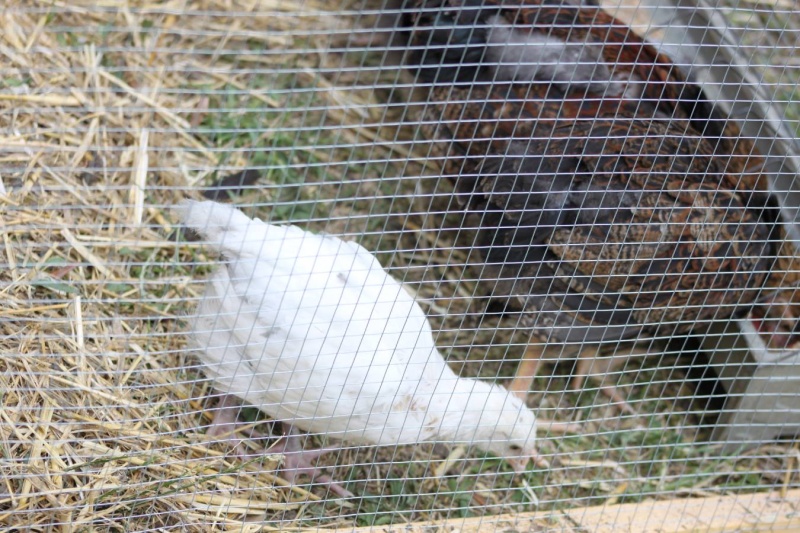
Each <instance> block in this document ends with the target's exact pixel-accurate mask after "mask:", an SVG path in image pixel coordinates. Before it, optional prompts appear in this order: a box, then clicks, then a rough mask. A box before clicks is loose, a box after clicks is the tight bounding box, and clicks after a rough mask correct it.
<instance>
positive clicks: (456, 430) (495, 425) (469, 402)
mask: <svg viewBox="0 0 800 533" xmlns="http://www.w3.org/2000/svg"><path fill="white" fill-rule="evenodd" d="M460 381H461V382H462V383H463V384H465V385H467V384H468V387H469V389H471V390H469V391H467V390H463V394H464V396H461V395H460V394H457V395H456V396H454V397H453V400H452V401H451V402H450V406H449V409H448V410H449V411H451V413H450V416H451V417H453V418H451V419H450V420H451V423H450V424H447V423H446V424H447V425H449V426H450V427H449V428H448V429H449V430H450V431H448V433H451V438H453V439H454V440H455V441H456V442H460V443H464V444H471V445H474V446H476V447H478V448H480V449H481V450H484V451H487V452H490V453H492V454H494V455H497V456H498V457H502V458H503V459H505V460H506V461H508V463H509V464H510V465H511V466H512V467H513V468H514V471H515V472H517V473H520V472H523V471H525V469H526V467H527V465H528V462H529V461H530V460H531V459H533V460H534V462H536V463H537V464H539V465H546V462H545V461H544V460H543V459H542V458H541V457H540V456H539V454H538V452H537V450H536V415H534V414H533V411H531V410H530V409H529V408H528V407H527V406H526V405H525V403H524V402H523V401H522V400H521V399H520V398H518V397H517V396H515V395H513V394H511V393H510V392H508V391H507V390H506V389H505V388H503V387H501V386H499V385H493V384H489V383H485V382H482V381H477V380H466V379H464V380H460ZM454 410H455V411H458V414H457V416H454V415H456V413H453V411H454ZM454 419H455V420H456V421H455V423H453V421H454ZM443 429H444V428H443Z"/></svg>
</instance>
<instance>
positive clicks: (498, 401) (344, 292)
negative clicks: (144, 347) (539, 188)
mask: <svg viewBox="0 0 800 533" xmlns="http://www.w3.org/2000/svg"><path fill="white" fill-rule="evenodd" d="M178 211H179V215H180V217H181V218H182V219H183V221H184V222H185V224H186V226H188V227H190V228H192V229H193V230H195V231H196V232H197V233H198V234H199V235H200V236H202V237H203V238H204V240H205V241H207V244H208V245H210V246H211V247H212V248H214V249H215V250H217V251H218V252H220V253H221V255H222V257H223V258H224V267H222V268H220V269H219V270H217V271H216V273H214V274H213V275H212V277H211V279H210V280H209V281H208V285H207V289H206V292H205V295H204V296H203V298H202V300H201V302H200V305H199V308H198V310H197V313H196V315H195V316H194V317H193V318H192V319H191V332H192V339H193V342H194V344H195V346H196V347H197V348H198V355H199V357H200V359H201V360H202V361H203V363H204V365H205V370H206V372H207V373H208V375H209V376H210V377H211V378H212V379H213V381H214V386H215V387H216V388H217V389H219V390H220V391H222V392H224V393H225V394H228V395H233V396H236V397H238V398H241V399H242V400H244V401H245V402H247V403H250V404H252V405H254V406H255V407H257V408H259V409H260V410H262V411H263V412H265V413H266V414H268V415H269V416H270V417H272V418H274V419H275V420H279V421H281V422H283V423H284V424H286V425H288V426H290V427H292V428H299V429H302V430H305V431H308V432H312V433H318V434H323V435H327V436H328V437H331V438H335V439H340V440H343V441H345V442H347V443H350V444H354V445H381V446H383V445H390V446H397V445H406V444H415V443H419V442H424V441H441V442H447V443H457V444H465V445H474V446H477V447H478V448H480V449H482V450H485V451H489V452H491V453H493V454H495V455H498V456H500V457H502V458H505V459H506V460H507V461H508V462H509V464H511V465H512V467H513V468H514V470H515V471H516V472H522V471H524V470H525V468H526V467H527V464H528V462H529V460H530V459H534V460H535V461H537V464H540V465H544V464H546V463H545V462H544V461H543V460H542V459H541V458H540V457H539V456H538V455H537V453H536V448H535V442H536V417H535V416H534V414H533V412H531V410H529V409H528V408H527V407H526V406H525V404H524V403H523V402H522V400H520V399H519V398H517V397H516V396H514V395H512V394H510V393H509V392H508V391H507V390H506V389H504V388H503V387H501V386H499V385H495V384H490V383H485V382H482V381H478V380H475V379H467V378H460V377H458V376H457V375H456V374H455V373H454V372H453V371H452V370H451V369H450V367H449V366H447V364H446V363H445V360H444V358H443V357H442V355H441V354H440V353H439V351H438V350H437V349H436V345H435V344H434V339H433V332H432V330H431V327H430V325H429V324H428V320H427V317H426V316H425V313H424V312H423V311H422V309H421V308H420V306H419V305H418V304H417V303H416V302H415V301H414V299H413V298H412V297H411V296H410V295H409V294H408V293H407V292H406V291H405V290H404V288H403V286H402V285H401V284H400V283H398V282H397V281H396V280H394V279H393V278H392V277H391V276H389V275H388V274H387V273H386V271H385V270H384V269H383V268H382V267H381V265H380V263H379V262H378V261H377V259H375V257H373V256H372V254H370V253H369V252H368V251H367V250H366V249H364V248H363V247H361V246H359V245H358V244H356V243H353V242H347V241H343V240H341V239H339V238H337V237H334V236H331V235H315V234H312V233H309V232H306V231H303V230H302V229H300V228H298V227H295V226H283V225H280V226H279V225H272V224H266V223H264V222H262V221H260V220H257V219H255V220H253V219H250V218H249V217H247V216H246V215H245V214H244V213H242V212H241V211H239V210H237V209H235V208H233V207H229V206H226V205H223V204H219V203H216V202H210V201H206V202H194V201H185V202H183V203H182V204H181V205H180V206H179V207H178ZM223 405H224V406H225V408H224V409H222V410H220V411H219V412H218V416H217V418H216V419H215V423H216V424H218V425H219V424H221V425H223V426H224V427H227V428H230V427H231V423H232V422H233V421H235V416H236V414H237V411H238V407H235V406H232V405H231V403H230V401H223ZM213 427H214V426H212V428H213ZM213 432H214V431H213V430H212V433H213ZM217 433H219V432H218V431H217ZM295 434H296V430H294V429H290V431H289V437H288V438H287V439H286V440H285V441H284V444H283V445H282V446H280V447H277V448H273V449H272V451H276V450H277V451H279V452H281V453H283V454H284V470H283V474H284V476H285V477H286V478H287V479H289V480H290V481H292V480H293V479H294V478H295V476H296V475H297V474H299V473H307V474H309V475H311V477H312V479H316V480H317V481H319V482H324V483H328V484H329V486H330V488H331V490H332V491H334V492H336V493H337V494H340V495H342V496H349V495H350V493H349V492H348V491H346V490H345V489H344V488H342V487H340V486H339V485H337V484H335V483H333V482H332V480H331V479H330V478H328V477H327V476H324V475H323V474H322V472H321V471H320V470H319V469H317V468H315V467H314V466H313V465H312V462H311V460H312V459H316V458H317V457H318V456H319V455H321V454H323V453H326V452H328V451H332V450H335V449H336V448H326V449H322V450H306V451H302V449H301V448H300V446H299V443H298V442H297V441H298V440H299V439H298V438H297V437H296V435H295ZM292 435H295V437H294V438H292Z"/></svg>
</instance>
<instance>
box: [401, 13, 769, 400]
mask: <svg viewBox="0 0 800 533" xmlns="http://www.w3.org/2000/svg"><path fill="white" fill-rule="evenodd" d="M405 8H406V10H405V14H404V16H403V19H402V23H403V24H404V26H405V28H406V29H405V35H406V37H407V39H408V44H409V45H410V46H409V52H408V53H407V54H406V57H405V61H406V66H407V67H408V68H410V69H411V70H412V71H414V72H417V74H418V79H419V80H420V81H423V82H426V83H428V84H429V85H428V90H427V91H425V90H423V89H422V88H420V89H419V90H418V91H417V94H424V95H425V96H424V100H423V101H424V102H425V111H424V118H425V120H424V122H423V124H422V126H421V128H422V130H423V132H424V133H425V134H426V136H427V138H428V139H430V140H431V142H432V143H433V145H434V147H435V149H434V151H435V152H436V153H437V155H441V156H442V157H443V158H444V173H445V175H446V176H447V177H448V178H449V179H450V181H451V182H452V183H453V184H454V185H455V192H456V194H457V197H458V199H459V200H460V203H461V204H462V205H464V206H465V208H466V210H467V213H468V214H469V215H471V217H472V219H471V220H474V221H475V222H476V223H477V225H478V237H477V244H478V246H479V247H480V252H481V257H482V259H483V261H484V263H485V264H482V265H481V279H483V280H485V281H486V283H485V284H484V285H485V286H487V287H490V292H491V294H492V296H494V297H500V298H504V299H506V301H508V302H510V303H511V304H512V306H513V307H515V308H517V309H521V310H522V317H521V322H522V323H523V324H525V325H527V326H529V327H530V328H531V329H532V331H533V333H534V335H535V336H536V337H537V338H538V339H540V340H542V341H545V342H556V343H562V342H570V343H580V342H587V343H597V342H615V341H620V340H625V339H635V338H637V337H640V336H653V335H665V336H668V335H672V334H675V333H685V332H687V331H690V330H693V329H700V328H703V327H705V326H706V325H708V324H709V323H710V321H712V320H719V319H722V318H725V317H729V316H730V315H732V314H733V313H734V312H736V311H738V310H741V309H743V308H746V306H747V305H748V304H749V303H751V302H753V301H754V300H755V299H756V298H757V296H758V294H759V291H760V290H761V288H762V287H763V286H764V284H765V280H766V278H767V275H768V273H769V271H770V269H771V268H772V264H773V261H774V260H775V256H776V253H777V250H776V246H775V241H774V235H775V234H774V233H773V232H774V228H775V222H776V215H775V212H774V210H773V209H772V207H771V205H770V201H769V199H768V195H767V194H765V189H766V180H765V178H764V175H763V174H761V173H760V171H759V170H760V165H761V163H762V158H761V157H760V156H759V155H758V154H757V153H755V150H754V147H753V144H752V142H751V141H750V140H749V139H747V138H743V137H741V136H740V135H739V130H738V128H737V126H736V125H735V124H734V123H733V122H732V121H730V120H727V119H726V117H724V116H723V115H722V114H721V113H720V112H719V111H718V110H717V109H715V107H714V105H713V104H712V103H711V102H710V101H708V100H707V99H706V98H705V96H704V94H703V92H702V91H701V90H700V88H699V87H697V86H696V85H693V84H691V83H688V82H687V81H686V78H685V77H684V75H683V74H682V73H681V71H680V69H679V68H678V67H677V66H676V65H674V64H673V63H672V62H671V61H670V59H669V58H667V57H666V56H664V55H663V54H660V53H658V52H657V51H656V49H655V48H654V47H652V46H651V45H649V44H648V43H646V42H645V41H644V40H643V39H642V38H640V37H639V36H637V35H636V34H635V33H634V32H632V31H631V30H630V29H629V28H628V27H627V26H625V25H624V24H622V23H621V22H619V21H618V20H616V19H614V18H613V17H611V16H610V15H609V14H607V13H605V12H604V11H603V10H602V9H599V8H596V7H592V6H576V5H569V4H568V3H566V2H564V1H559V0H525V1H524V2H509V1H505V0H408V1H407V2H406V4H405ZM501 36H504V37H505V39H506V42H507V43H508V44H509V46H510V47H511V48H512V51H511V52H509V53H506V54H505V55H504V54H503V53H502V52H498V50H499V49H500V43H499V42H498V41H499V39H500V37H501ZM559 42H560V43H561V44H562V46H561V49H559V44H558V43H559ZM576 46H577V47H578V48H576ZM581 47H583V49H584V50H585V52H584V53H583V54H582V55H581V54H580V53H578V52H577V51H576V50H581V49H582V48H581ZM501 60H502V61H506V63H504V64H496V62H497V61H501ZM498 280H499V281H498ZM530 353H531V354H533V353H535V350H534V351H533V352H530ZM582 353H583V352H582ZM586 353H589V352H586ZM530 357H534V358H535V357H537V356H535V355H526V358H530ZM581 357H586V355H581ZM533 368H534V372H535V364H534V365H533ZM518 376H519V375H518ZM526 384H527V385H529V384H530V380H529V379H527V380H521V379H520V378H519V377H518V379H517V380H515V384H514V385H512V388H514V389H515V390H517V391H518V392H521V389H523V388H524V387H525V386H527V385H526ZM615 399H618V396H617V397H615Z"/></svg>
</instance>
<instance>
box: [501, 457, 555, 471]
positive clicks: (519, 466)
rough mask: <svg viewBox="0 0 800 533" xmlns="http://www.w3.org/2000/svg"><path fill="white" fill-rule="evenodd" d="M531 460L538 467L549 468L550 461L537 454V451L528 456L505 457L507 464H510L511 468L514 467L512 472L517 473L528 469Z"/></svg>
mask: <svg viewBox="0 0 800 533" xmlns="http://www.w3.org/2000/svg"><path fill="white" fill-rule="evenodd" d="M531 460H533V464H535V465H536V466H538V467H539V468H550V463H549V462H548V461H547V459H545V458H544V457H542V456H541V455H539V453H538V452H534V453H533V454H531V456H530V457H509V458H507V459H506V461H508V464H510V465H511V468H513V469H514V472H516V473H517V474H524V473H525V472H527V471H528V463H529V462H530V461H531Z"/></svg>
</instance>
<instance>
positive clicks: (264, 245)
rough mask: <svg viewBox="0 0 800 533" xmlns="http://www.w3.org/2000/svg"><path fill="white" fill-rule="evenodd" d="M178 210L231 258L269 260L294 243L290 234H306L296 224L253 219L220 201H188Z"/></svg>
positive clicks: (189, 224) (200, 233) (182, 216)
mask: <svg viewBox="0 0 800 533" xmlns="http://www.w3.org/2000/svg"><path fill="white" fill-rule="evenodd" d="M175 210H176V212H177V214H178V215H179V217H180V218H181V219H182V220H183V222H184V223H185V224H186V225H187V226H188V227H190V228H192V229H193V230H194V231H196V232H197V233H198V234H199V235H200V236H201V237H203V239H204V240H206V241H207V244H208V245H210V246H211V247H213V248H214V249H216V250H217V251H218V252H220V253H222V254H223V255H224V256H225V257H227V258H228V259H242V258H258V259H262V260H268V259H269V256H270V255H271V254H274V255H277V254H278V253H279V251H286V250H284V246H283V244H284V243H287V242H291V240H288V239H287V236H292V237H294V238H295V239H296V238H297V237H298V236H299V235H302V234H303V233H305V232H303V230H301V229H300V228H297V227H294V226H275V225H272V224H266V223H264V222H262V221H261V220H258V219H251V218H249V217H248V216H247V215H245V214H244V213H242V212H241V211H239V210H238V209H236V208H234V207H232V206H229V205H225V204H220V203H217V202H211V201H206V202H197V201H193V200H184V201H182V202H181V203H180V204H179V205H178V206H177V207H176V208H175ZM292 240H293V239H292ZM295 242H296V241H295ZM290 253H291V252H290Z"/></svg>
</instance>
